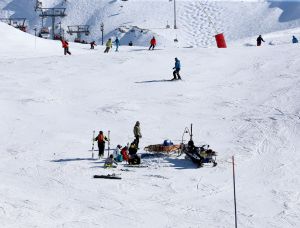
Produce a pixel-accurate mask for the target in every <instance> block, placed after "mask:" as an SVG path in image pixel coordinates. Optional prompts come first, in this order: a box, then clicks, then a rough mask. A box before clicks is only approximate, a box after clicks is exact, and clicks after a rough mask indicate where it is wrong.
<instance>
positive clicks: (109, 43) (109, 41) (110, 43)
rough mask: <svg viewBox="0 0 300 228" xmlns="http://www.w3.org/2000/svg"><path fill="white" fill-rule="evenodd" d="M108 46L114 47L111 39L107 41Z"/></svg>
mask: <svg viewBox="0 0 300 228" xmlns="http://www.w3.org/2000/svg"><path fill="white" fill-rule="evenodd" d="M106 47H109V48H112V41H111V40H108V41H107V42H106Z"/></svg>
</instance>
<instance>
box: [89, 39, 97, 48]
mask: <svg viewBox="0 0 300 228" xmlns="http://www.w3.org/2000/svg"><path fill="white" fill-rule="evenodd" d="M90 45H91V49H95V46H97V44H96V42H95V41H93V42H91V43H90Z"/></svg>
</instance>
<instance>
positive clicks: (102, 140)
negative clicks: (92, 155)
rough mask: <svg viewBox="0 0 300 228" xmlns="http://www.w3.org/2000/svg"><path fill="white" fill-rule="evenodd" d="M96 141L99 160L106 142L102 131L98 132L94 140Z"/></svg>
mask: <svg viewBox="0 0 300 228" xmlns="http://www.w3.org/2000/svg"><path fill="white" fill-rule="evenodd" d="M94 140H95V141H98V149H99V154H98V156H99V159H100V158H101V157H103V155H104V149H105V141H108V139H107V137H106V136H105V135H104V134H103V131H99V135H98V136H97V137H96V138H95V139H94Z"/></svg>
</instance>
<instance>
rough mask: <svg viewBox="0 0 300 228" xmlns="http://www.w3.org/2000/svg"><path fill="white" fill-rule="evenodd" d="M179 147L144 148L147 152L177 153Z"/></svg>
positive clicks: (154, 146) (157, 145)
mask: <svg viewBox="0 0 300 228" xmlns="http://www.w3.org/2000/svg"><path fill="white" fill-rule="evenodd" d="M180 147H181V145H170V146H164V145H163V144H156V145H149V146H146V147H145V148H144V150H145V151H148V152H157V153H172V152H179V150H180Z"/></svg>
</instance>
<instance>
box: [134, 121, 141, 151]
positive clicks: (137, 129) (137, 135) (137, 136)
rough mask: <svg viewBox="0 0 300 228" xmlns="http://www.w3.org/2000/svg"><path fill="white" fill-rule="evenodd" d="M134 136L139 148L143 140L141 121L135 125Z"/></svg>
mask: <svg viewBox="0 0 300 228" xmlns="http://www.w3.org/2000/svg"><path fill="white" fill-rule="evenodd" d="M133 134H134V137H135V143H136V147H137V148H138V147H139V143H140V138H142V134H141V128H140V122H139V121H136V123H135V125H134V128H133Z"/></svg>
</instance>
